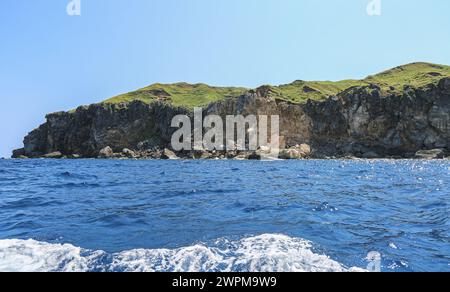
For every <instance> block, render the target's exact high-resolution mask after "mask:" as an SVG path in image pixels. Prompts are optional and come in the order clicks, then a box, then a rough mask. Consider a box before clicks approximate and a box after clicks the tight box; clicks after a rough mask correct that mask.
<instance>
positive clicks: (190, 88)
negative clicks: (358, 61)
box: [104, 63, 450, 108]
mask: <svg viewBox="0 0 450 292" xmlns="http://www.w3.org/2000/svg"><path fill="white" fill-rule="evenodd" d="M444 77H450V66H444V65H436V64H430V63H412V64H407V65H404V66H399V67H396V68H393V69H390V70H387V71H384V72H382V73H379V74H376V75H371V76H368V77H367V78H365V79H362V80H342V81H302V80H297V81H294V82H292V83H290V84H285V85H280V86H271V85H267V86H263V87H261V88H260V89H263V91H264V94H265V95H267V96H271V97H273V98H277V99H281V100H286V101H290V102H293V103H305V102H306V101H307V100H309V99H311V100H324V99H326V98H327V97H329V96H333V95H337V94H338V93H340V92H342V91H344V90H346V89H348V88H351V87H355V86H366V85H370V84H375V85H377V86H379V87H380V88H381V91H382V92H383V93H384V94H386V95H389V94H400V93H402V92H403V90H404V88H405V86H410V87H413V88H420V87H422V86H426V85H429V84H435V83H437V82H438V81H439V80H440V79H442V78H444ZM247 91H249V89H247V88H242V87H213V86H208V85H206V84H188V83H174V84H159V83H157V84H153V85H150V86H148V87H145V88H142V89H139V90H136V91H133V92H129V93H125V94H122V95H119V96H116V97H113V98H110V99H108V100H106V101H104V103H107V104H116V103H122V102H130V101H134V100H140V101H143V102H146V103H151V102H153V101H166V102H168V103H170V104H172V105H175V106H181V107H187V108H193V107H195V106H205V105H207V104H209V103H211V102H215V101H218V100H223V99H228V98H235V97H238V96H239V95H241V94H243V93H245V92H247Z"/></svg>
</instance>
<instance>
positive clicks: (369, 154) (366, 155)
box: [362, 151, 381, 159]
mask: <svg viewBox="0 0 450 292" xmlns="http://www.w3.org/2000/svg"><path fill="white" fill-rule="evenodd" d="M362 158H365V159H377V158H381V156H380V155H379V154H378V153H376V152H374V151H369V152H365V153H364V154H363V155H362Z"/></svg>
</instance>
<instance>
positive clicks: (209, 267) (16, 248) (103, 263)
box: [0, 234, 363, 272]
mask: <svg viewBox="0 0 450 292" xmlns="http://www.w3.org/2000/svg"><path fill="white" fill-rule="evenodd" d="M93 270H96V271H98V270H101V271H130V272H135V271H141V272H155V271H175V272H204V271H225V272H227V271H250V272H309V271H312V272H346V271H358V272H359V271H363V270H362V269H358V268H350V269H347V268H345V267H344V266H343V265H341V264H340V263H338V262H336V261H334V260H332V259H330V258H329V257H328V256H326V255H320V254H317V253H314V252H313V251H312V250H311V243H310V242H309V241H306V240H304V239H300V238H292V237H288V236H285V235H277V234H264V235H260V236H255V237H248V238H244V239H242V240H238V241H230V240H226V239H220V240H217V241H216V242H215V243H214V244H212V245H210V246H208V245H206V244H197V245H193V246H189V247H184V248H178V249H135V250H130V251H124V252H120V253H116V254H111V255H108V254H107V253H105V252H103V251H88V250H83V249H82V248H79V247H75V246H72V245H70V244H64V245H61V244H49V243H43V242H38V241H34V240H17V239H13V240H0V271H39V272H42V271H65V272H71V271H93Z"/></svg>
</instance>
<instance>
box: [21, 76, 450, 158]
mask: <svg viewBox="0 0 450 292" xmlns="http://www.w3.org/2000/svg"><path fill="white" fill-rule="evenodd" d="M303 86H304V85H302V87H301V88H299V91H300V92H302V91H303ZM306 90H307V91H309V90H310V89H308V88H306ZM276 94H277V92H276V91H274V90H273V88H271V87H269V86H265V87H260V88H258V89H257V90H255V91H252V90H250V91H248V92H246V93H243V94H242V95H240V96H236V97H234V98H226V99H223V100H219V101H215V102H212V103H210V104H209V105H208V106H206V108H204V111H203V114H204V116H206V115H209V114H213V115H218V116H220V117H222V118H224V117H226V116H227V115H244V116H246V115H250V114H253V115H267V116H269V115H278V116H279V118H280V149H285V148H286V147H285V146H286V145H287V149H286V150H282V151H281V156H282V157H284V158H286V159H301V158H309V157H313V158H326V157H346V156H354V157H365V158H390V157H400V158H411V157H415V153H416V152H418V151H421V150H428V149H443V150H444V152H445V153H448V152H449V151H450V78H442V79H441V80H440V81H439V82H438V83H436V84H435V83H433V84H429V85H427V86H424V87H421V88H414V87H412V86H405V88H403V91H401V90H400V91H396V90H395V88H393V89H391V91H389V92H386V91H384V90H382V89H381V88H380V87H379V86H377V85H373V84H372V85H364V86H353V87H351V88H348V89H346V90H343V91H342V92H340V93H338V94H337V95H335V96H330V97H329V98H327V99H325V100H308V101H307V102H305V103H298V104H296V103H292V102H290V101H287V100H282V99H281V98H280V97H279V96H276ZM180 114H181V115H187V116H189V117H191V119H192V117H193V111H192V110H190V109H186V108H180V107H176V106H173V105H171V104H170V103H168V102H163V101H160V100H159V99H158V100H157V101H154V102H152V103H150V104H148V103H145V102H142V101H133V102H129V103H118V104H108V103H102V104H94V105H90V106H83V107H79V108H77V109H76V110H75V111H71V112H58V113H53V114H49V115H47V117H46V122H45V123H44V124H43V125H41V126H39V127H38V128H37V129H35V130H33V131H32V132H31V133H29V134H28V135H27V136H26V137H25V139H24V148H22V149H18V150H16V151H14V152H13V157H16V158H17V157H20V156H27V157H31V158H38V157H42V156H43V155H46V154H48V153H53V152H56V151H59V152H61V154H63V155H66V156H69V155H70V154H72V153H77V154H79V155H81V156H82V157H85V158H93V157H102V158H110V157H112V155H113V153H114V152H117V153H119V154H121V155H123V156H124V157H133V156H132V155H131V153H130V152H128V154H124V153H122V150H123V149H125V148H126V149H129V150H130V151H132V152H135V154H136V156H137V157H139V158H145V159H150V158H152V159H159V158H166V159H170V158H169V157H175V156H177V155H181V154H179V153H176V154H175V153H173V152H172V153H173V155H172V154H171V153H169V154H170V155H166V154H165V152H166V151H162V150H159V149H169V148H170V141H171V137H172V134H173V133H174V131H175V130H176V129H175V128H172V127H171V121H172V118H173V117H175V116H176V115H180ZM224 144H225V143H224ZM302 144H305V145H309V150H308V148H307V147H302ZM292 145H298V147H289V146H292ZM107 146H110V147H109V149H108V151H104V150H105V148H106V147H107ZM100 152H102V154H100ZM411 153H412V154H411ZM258 154H261V153H257V152H256V154H255V153H253V155H250V154H249V155H241V154H240V153H239V154H238V153H237V152H236V151H228V152H226V153H222V154H221V155H222V157H224V158H229V159H233V158H235V157H237V156H239V157H244V156H245V157H246V158H248V157H251V158H255V157H257V156H258ZM205 155H206V154H205ZM211 155H212V157H211V158H217V157H218V158H220V155H217V156H216V155H215V154H211ZM181 156H182V155H181ZM259 156H261V155H259ZM419 156H420V153H419ZM182 157H184V156H182ZM186 157H188V158H190V157H192V156H190V157H189V156H186Z"/></svg>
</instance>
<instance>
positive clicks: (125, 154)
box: [122, 148, 137, 158]
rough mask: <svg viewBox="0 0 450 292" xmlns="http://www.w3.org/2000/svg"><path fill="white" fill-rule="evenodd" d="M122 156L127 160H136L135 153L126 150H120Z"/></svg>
mask: <svg viewBox="0 0 450 292" xmlns="http://www.w3.org/2000/svg"><path fill="white" fill-rule="evenodd" d="M122 154H123V155H124V156H125V157H128V158H136V157H137V155H136V153H135V152H134V151H133V150H130V149H128V148H124V149H123V150H122Z"/></svg>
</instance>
